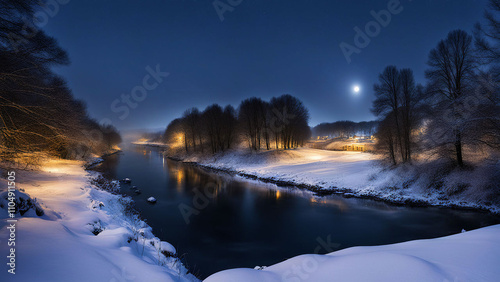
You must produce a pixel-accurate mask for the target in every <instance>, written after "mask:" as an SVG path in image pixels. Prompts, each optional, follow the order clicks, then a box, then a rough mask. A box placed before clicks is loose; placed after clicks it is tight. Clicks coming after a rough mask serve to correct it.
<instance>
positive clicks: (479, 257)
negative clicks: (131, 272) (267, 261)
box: [204, 225, 500, 282]
mask: <svg viewBox="0 0 500 282" xmlns="http://www.w3.org/2000/svg"><path fill="white" fill-rule="evenodd" d="M498 238H500V225H494V226H490V227H485V228H481V229H477V230H474V231H469V232H463V233H460V234H456V235H452V236H447V237H442V238H437V239H428V240H416V241H409V242H404V243H399V244H393V245H384V246H371V247H353V248H348V249H344V250H341V251H336V252H333V253H330V254H327V255H317V254H308V255H301V256H297V257H294V258H291V259H288V260H286V261H284V262H281V263H278V264H275V265H272V266H269V267H265V268H260V270H258V269H245V268H240V269H231V270H225V271H221V272H218V273H215V274H213V275H211V276H210V277H208V278H207V279H206V280H204V281H205V282H226V281H227V282H229V281H238V282H247V281H248V282H250V281H263V282H264V281H265V282H274V281H276V282H278V281H290V282H291V281H315V282H321V281H332V282H334V281H343V282H348V281H385V282H390V281H397V282H399V281H408V282H411V281H427V282H431V281H436V282H437V281H439V282H443V281H450V282H451V281H485V282H487V281H492V282H493V281H500V268H499V267H498V265H499V264H500V240H498Z"/></svg>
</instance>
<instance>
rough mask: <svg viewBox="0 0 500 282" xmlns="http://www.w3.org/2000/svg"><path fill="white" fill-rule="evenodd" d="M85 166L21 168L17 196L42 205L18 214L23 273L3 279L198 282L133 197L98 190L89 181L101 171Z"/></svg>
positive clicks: (1, 187) (2, 233)
mask: <svg viewBox="0 0 500 282" xmlns="http://www.w3.org/2000/svg"><path fill="white" fill-rule="evenodd" d="M82 165H83V163H82V162H77V161H63V160H52V161H48V162H47V163H45V164H44V165H43V166H42V167H41V171H21V170H16V186H17V190H16V194H17V196H18V197H22V198H25V199H32V200H33V202H34V203H35V204H34V206H33V208H31V209H28V211H27V212H25V213H24V214H23V216H21V215H20V214H19V213H18V214H16V219H18V222H17V223H16V238H17V242H16V274H15V275H12V274H9V273H7V271H6V268H4V270H5V271H2V273H1V274H0V281H198V280H197V279H196V278H195V277H194V276H193V275H191V274H187V270H186V268H185V267H184V266H183V265H182V263H181V262H180V261H179V259H177V258H175V257H172V256H175V254H176V250H175V248H174V247H173V246H172V245H170V244H169V243H167V242H161V241H160V240H159V239H158V238H157V237H155V236H154V235H153V233H152V229H151V227H149V226H148V225H147V224H146V223H145V222H144V221H141V220H139V219H138V218H137V217H134V216H133V214H130V212H127V209H126V208H125V205H124V204H126V203H127V202H128V201H130V199H129V198H125V197H123V196H121V195H117V194H112V193H110V192H107V191H104V190H101V189H97V188H96V187H95V186H94V185H92V184H90V180H89V178H90V177H96V173H89V172H86V171H85V170H84V169H83V167H82ZM116 184H118V183H117V182H114V184H113V185H116ZM6 189H7V182H6V180H5V179H4V178H3V179H2V180H1V181H0V192H2V193H3V192H4V191H5V190H6ZM2 195H3V194H2ZM2 198H3V196H2ZM35 199H36V200H35ZM1 201H3V200H1ZM36 207H39V208H40V209H42V210H43V215H39V213H37V212H36ZM0 210H1V212H2V216H3V217H4V218H5V217H6V215H7V212H6V208H5V207H4V208H0ZM6 226H7V222H6V221H5V220H2V222H1V223H0V227H1V229H0V243H1V244H0V253H1V254H8V249H7V248H9V247H8V246H7V243H6V242H7V241H6V238H8V236H9V231H8V230H7V228H6ZM95 234H96V235H95Z"/></svg>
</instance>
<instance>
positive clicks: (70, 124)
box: [0, 0, 121, 160]
mask: <svg viewBox="0 0 500 282" xmlns="http://www.w3.org/2000/svg"><path fill="white" fill-rule="evenodd" d="M38 5H39V1H34V0H22V1H21V0H2V1H0V157H1V159H2V160H7V159H16V158H17V157H18V156H19V155H20V154H24V153H32V152H36V151H44V152H48V153H50V154H53V155H56V156H60V157H66V158H80V157H83V156H84V155H86V154H89V153H96V152H97V153H98V152H100V151H104V150H106V149H107V148H109V147H111V146H113V145H115V144H117V143H119V142H120V141H121V138H120V135H119V134H118V132H117V130H116V129H115V128H114V127H112V126H102V125H99V124H98V123H97V122H96V121H94V120H92V119H90V118H89V117H88V115H87V112H86V109H85V105H84V103H82V102H81V101H78V100H75V99H74V98H73V96H72V94H71V91H70V89H69V88H68V87H67V85H66V83H65V82H64V80H63V79H62V78H61V77H59V76H58V75H56V74H55V73H54V72H53V71H52V70H51V68H52V67H54V66H60V65H66V64H68V63H69V58H68V55H67V53H66V52H65V51H64V50H63V49H61V48H60V47H59V45H58V44H57V41H56V40H55V39H54V38H52V37H50V36H48V35H46V34H45V33H44V32H43V31H42V30H37V29H36V27H35V26H34V24H33V23H31V24H32V25H31V26H30V25H28V23H29V21H30V20H31V19H34V14H35V12H36V10H37V9H39V6H38Z"/></svg>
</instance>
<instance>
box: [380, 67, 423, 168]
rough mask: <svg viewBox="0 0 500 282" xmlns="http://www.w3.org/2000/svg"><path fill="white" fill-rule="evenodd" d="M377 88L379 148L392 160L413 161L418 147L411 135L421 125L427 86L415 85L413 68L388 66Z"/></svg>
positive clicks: (394, 161) (381, 75)
mask: <svg viewBox="0 0 500 282" xmlns="http://www.w3.org/2000/svg"><path fill="white" fill-rule="evenodd" d="M378 80H379V82H378V83H376V84H375V85H374V86H373V89H374V92H375V97H376V98H375V101H374V102H373V108H372V112H373V113H374V114H375V115H376V116H378V117H382V119H381V122H380V124H379V128H378V134H377V135H378V137H379V142H378V146H379V148H382V149H384V150H385V151H387V152H388V154H389V157H390V159H391V161H392V162H393V163H394V164H396V162H397V159H400V160H402V161H403V162H407V161H410V160H411V154H412V147H413V145H414V143H413V141H412V138H411V135H412V131H413V130H414V129H415V127H416V125H417V122H418V114H417V113H418V111H417V110H418V105H419V101H421V98H422V95H423V94H422V93H423V91H422V89H423V87H422V86H420V85H418V86H417V85H416V84H415V79H414V76H413V71H412V70H411V69H401V70H398V69H397V68H396V67H395V66H388V67H386V68H385V69H384V71H383V72H382V73H381V74H380V75H379V79H378Z"/></svg>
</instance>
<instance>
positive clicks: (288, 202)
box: [100, 146, 500, 278]
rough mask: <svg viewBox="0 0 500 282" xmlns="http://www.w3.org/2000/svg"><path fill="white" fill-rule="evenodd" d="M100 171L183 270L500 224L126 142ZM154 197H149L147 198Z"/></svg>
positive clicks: (487, 217) (205, 270)
mask: <svg viewBox="0 0 500 282" xmlns="http://www.w3.org/2000/svg"><path fill="white" fill-rule="evenodd" d="M100 170H102V171H104V172H105V174H106V175H107V176H108V177H111V178H114V179H123V178H125V177H129V178H130V179H131V180H132V183H131V185H135V186H137V187H138V188H139V189H140V190H141V192H142V193H141V194H139V195H137V194H136V193H135V192H134V190H133V189H130V187H129V185H127V184H122V193H124V194H126V195H129V196H131V197H133V199H134V200H135V203H136V208H137V209H138V210H139V212H140V213H141V217H142V218H143V219H145V220H146V221H147V223H148V224H149V225H150V226H151V227H152V228H153V232H154V234H155V235H156V236H158V237H159V238H160V239H161V240H163V241H167V242H170V243H171V244H173V245H174V246H175V247H176V248H177V251H178V254H179V255H180V256H181V258H182V261H183V262H184V263H185V265H186V266H187V267H188V268H189V269H190V271H191V272H192V273H194V274H195V275H197V276H198V277H200V278H206V277H207V276H209V275H210V274H212V273H215V272H217V271H220V270H223V269H228V268H236V267H250V268H253V267H254V266H257V265H259V266H262V265H271V264H275V263H278V262H280V261H283V260H285V259H287V258H290V257H293V256H297V255H300V254H305V253H327V252H331V251H335V250H338V249H343V248H347V247H351V246H366V245H381V244H390V243H397V242H403V241H408V240H415V239H425V238H435V237H439V236H446V235H451V234H455V233H458V232H460V231H461V230H462V229H465V230H471V229H476V228H479V227H484V226H488V225H492V224H498V223H500V217H498V216H495V215H491V214H488V213H482V212H475V211H464V210H453V209H445V208H435V207H402V206H394V205H390V204H386V203H383V202H378V201H373V200H368V199H357V198H345V197H342V196H339V195H330V196H323V197H317V196H314V194H313V193H311V192H309V191H305V190H301V189H297V188H293V187H281V188H280V187H277V186H275V185H273V184H267V183H262V182H258V181H253V180H246V179H243V178H241V177H237V176H232V175H229V174H227V173H216V172H213V171H208V170H205V169H202V168H199V167H196V166H193V165H189V164H183V163H179V162H175V161H172V160H168V159H166V158H164V157H163V156H162V155H161V154H160V152H159V151H158V149H155V148H151V147H144V146H133V147H130V148H127V149H126V150H124V152H123V153H122V154H119V155H113V156H109V157H107V158H106V160H105V162H104V163H103V164H102V165H101V167H100ZM150 196H154V197H155V198H156V199H157V203H156V204H149V203H148V202H147V201H146V199H147V198H148V197H150Z"/></svg>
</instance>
